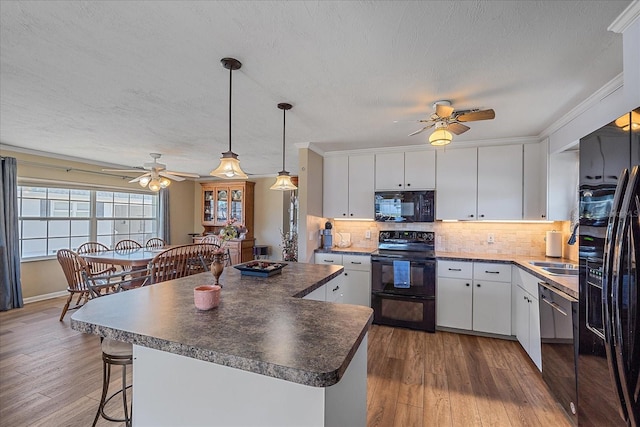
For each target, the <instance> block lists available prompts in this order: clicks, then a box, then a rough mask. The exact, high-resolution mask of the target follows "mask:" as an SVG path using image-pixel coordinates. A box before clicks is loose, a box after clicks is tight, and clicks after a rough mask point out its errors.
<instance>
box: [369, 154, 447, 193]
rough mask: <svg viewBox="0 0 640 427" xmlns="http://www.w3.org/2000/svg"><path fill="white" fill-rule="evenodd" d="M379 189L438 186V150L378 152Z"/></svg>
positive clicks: (409, 189) (410, 188)
mask: <svg viewBox="0 0 640 427" xmlns="http://www.w3.org/2000/svg"><path fill="white" fill-rule="evenodd" d="M375 169H376V173H375V188H376V190H378V191H393V190H405V191H411V190H416V191H417V190H432V189H434V188H435V187H436V152H435V151H433V150H431V151H408V152H404V153H383V154H376V168H375Z"/></svg>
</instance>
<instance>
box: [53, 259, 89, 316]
mask: <svg viewBox="0 0 640 427" xmlns="http://www.w3.org/2000/svg"><path fill="white" fill-rule="evenodd" d="M56 257H57V258H58V262H59V263H60V266H61V267H62V271H63V273H64V277H65V278H66V279H67V291H68V292H69V297H68V298H67V301H66V302H65V304H64V307H63V308H62V314H60V321H61V322H62V319H64V316H65V314H67V310H69V305H70V304H71V301H72V300H73V297H74V296H75V295H77V296H78V300H77V301H76V306H75V307H73V308H72V310H73V309H76V308H79V307H81V306H82V305H83V304H84V302H87V300H88V299H89V289H88V288H87V284H86V281H85V280H84V277H83V276H82V273H83V272H84V273H85V274H87V275H88V276H91V275H92V272H91V268H90V267H89V265H88V264H87V263H86V262H85V261H84V260H83V259H82V258H81V257H80V256H79V255H78V254H77V253H76V252H74V251H72V250H69V249H58V252H57V255H56ZM82 300H84V302H83V303H82V304H81V301H82Z"/></svg>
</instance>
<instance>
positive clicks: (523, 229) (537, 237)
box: [333, 221, 578, 260]
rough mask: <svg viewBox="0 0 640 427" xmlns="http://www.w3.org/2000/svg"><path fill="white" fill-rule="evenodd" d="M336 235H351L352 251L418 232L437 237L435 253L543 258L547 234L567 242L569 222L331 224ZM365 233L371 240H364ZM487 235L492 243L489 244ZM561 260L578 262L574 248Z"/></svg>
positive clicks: (369, 222) (344, 222)
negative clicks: (387, 234) (390, 233)
mask: <svg viewBox="0 0 640 427" xmlns="http://www.w3.org/2000/svg"><path fill="white" fill-rule="evenodd" d="M333 226H334V230H335V231H336V232H345V233H350V234H351V246H352V247H353V248H362V249H369V248H375V247H376V246H377V245H378V233H379V232H380V230H417V231H434V232H435V233H436V250H437V251H442V252H461V253H485V254H499V255H509V254H515V255H522V256H544V254H545V240H544V239H545V234H546V232H547V231H551V230H558V231H562V233H563V239H564V241H565V242H566V241H567V240H568V239H569V233H570V230H569V229H570V224H569V222H568V221H556V222H553V223H512V222H500V223H496V222H482V221H480V222H467V221H460V222H434V223H413V224H386V223H378V222H375V221H334V222H333ZM367 231H369V232H370V234H371V238H370V239H367V238H366V235H367ZM489 234H492V235H493V237H494V243H488V242H487V240H488V237H489ZM563 256H564V257H565V258H569V259H574V260H577V256H578V254H577V245H574V246H568V245H566V244H565V245H564V248H563Z"/></svg>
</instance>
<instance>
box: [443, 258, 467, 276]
mask: <svg viewBox="0 0 640 427" xmlns="http://www.w3.org/2000/svg"><path fill="white" fill-rule="evenodd" d="M472 271H473V263H472V262H463V261H438V277H452V278H458V279H471V277H472V276H473V273H472Z"/></svg>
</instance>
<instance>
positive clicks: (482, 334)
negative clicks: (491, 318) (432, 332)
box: [436, 326, 518, 341]
mask: <svg viewBox="0 0 640 427" xmlns="http://www.w3.org/2000/svg"><path fill="white" fill-rule="evenodd" d="M436 331H442V332H452V333H454V334H465V335H476V336H479V337H486V338H499V339H502V340H508V341H517V340H518V338H517V337H515V336H514V335H501V334H491V333H487V332H477V331H469V330H467V329H457V328H449V327H447V326H436Z"/></svg>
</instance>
